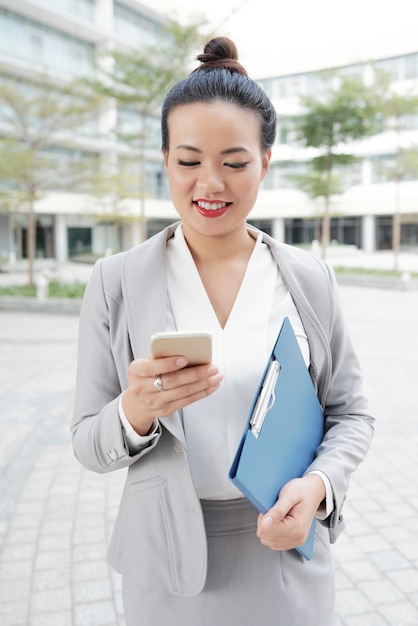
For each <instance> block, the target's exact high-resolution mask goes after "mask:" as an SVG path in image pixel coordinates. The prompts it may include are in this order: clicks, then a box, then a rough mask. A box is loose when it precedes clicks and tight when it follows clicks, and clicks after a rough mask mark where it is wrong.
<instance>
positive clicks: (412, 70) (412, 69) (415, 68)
mask: <svg viewBox="0 0 418 626" xmlns="http://www.w3.org/2000/svg"><path fill="white" fill-rule="evenodd" d="M404 63H405V78H418V52H417V53H415V54H408V55H407V56H406V57H404Z"/></svg>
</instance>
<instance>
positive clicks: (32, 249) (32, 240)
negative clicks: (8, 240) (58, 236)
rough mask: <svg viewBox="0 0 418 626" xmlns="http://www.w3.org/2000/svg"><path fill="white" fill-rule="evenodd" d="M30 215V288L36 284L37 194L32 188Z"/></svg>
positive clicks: (30, 193) (28, 247)
mask: <svg viewBox="0 0 418 626" xmlns="http://www.w3.org/2000/svg"><path fill="white" fill-rule="evenodd" d="M28 195H29V214H28V232H27V240H26V241H27V251H28V283H29V285H30V286H32V285H33V284H34V271H33V269H34V268H33V266H34V260H35V245H36V218H35V194H34V191H33V189H32V187H30V189H29V194H28Z"/></svg>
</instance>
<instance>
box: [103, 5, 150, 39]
mask: <svg viewBox="0 0 418 626" xmlns="http://www.w3.org/2000/svg"><path fill="white" fill-rule="evenodd" d="M113 20H114V29H115V32H116V33H117V34H119V35H121V36H122V37H124V38H125V39H126V40H127V41H129V42H130V43H132V44H134V45H136V46H144V45H145V46H147V45H151V44H155V43H156V42H157V41H158V37H159V36H160V35H161V28H162V27H161V24H160V23H158V22H156V21H154V20H152V19H151V18H149V17H147V16H146V15H144V14H143V13H138V12H137V11H134V10H133V9H129V8H128V7H125V6H124V5H123V4H120V3H119V2H114V15H113Z"/></svg>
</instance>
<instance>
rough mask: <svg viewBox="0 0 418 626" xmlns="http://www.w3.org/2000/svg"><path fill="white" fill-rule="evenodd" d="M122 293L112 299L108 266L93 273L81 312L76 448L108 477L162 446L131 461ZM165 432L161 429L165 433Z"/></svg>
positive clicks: (128, 359) (79, 455)
mask: <svg viewBox="0 0 418 626" xmlns="http://www.w3.org/2000/svg"><path fill="white" fill-rule="evenodd" d="M123 325H125V326H126V319H125V315H124V309H123V298H122V295H121V293H118V292H117V291H116V292H114V293H106V292H105V289H104V285H103V276H102V261H99V262H98V263H97V264H96V265H95V267H94V270H93V272H92V276H91V278H90V281H89V283H88V285H87V288H86V291H85V294H84V298H83V304H82V307H81V312H80V322H79V334H78V360H77V374H76V392H75V401H74V414H73V420H72V424H71V432H72V437H73V448H74V453H75V456H76V457H77V459H78V460H79V461H80V463H82V465H84V466H85V467H86V468H88V469H90V470H92V471H95V472H99V473H104V472H108V471H112V470H116V469H120V468H122V467H127V466H129V465H131V464H132V463H135V462H136V461H137V460H138V459H139V458H141V456H143V455H144V454H147V453H148V452H149V451H150V450H151V449H152V448H153V447H154V446H155V445H156V444H157V441H158V439H159V436H160V433H161V431H160V430H159V433H158V434H157V436H156V437H155V438H154V439H153V440H152V441H150V442H149V443H147V444H145V446H144V448H143V449H140V450H139V451H138V452H137V453H136V454H134V455H132V456H130V454H129V447H128V443H127V440H126V435H125V431H124V429H123V426H122V423H121V420H120V418H119V411H118V403H119V397H120V395H121V393H122V391H123V389H125V388H126V386H127V382H128V381H127V368H128V365H129V363H130V362H131V361H132V359H133V356H132V350H131V346H130V343H129V333H128V329H127V328H126V332H121V331H122V330H124V329H123V328H122V326H123ZM159 428H161V427H159Z"/></svg>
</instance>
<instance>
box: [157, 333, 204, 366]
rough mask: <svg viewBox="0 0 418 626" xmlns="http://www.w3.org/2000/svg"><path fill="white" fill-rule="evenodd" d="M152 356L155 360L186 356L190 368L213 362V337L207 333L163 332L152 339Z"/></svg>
mask: <svg viewBox="0 0 418 626" xmlns="http://www.w3.org/2000/svg"><path fill="white" fill-rule="evenodd" d="M151 354H152V356H153V357H155V358H159V357H164V356H180V355H181V356H185V357H186V359H187V361H188V366H191V365H203V364H205V363H211V361H212V335H211V334H210V333H206V332H189V333H187V332H181V331H174V332H161V333H155V335H152V337H151Z"/></svg>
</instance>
